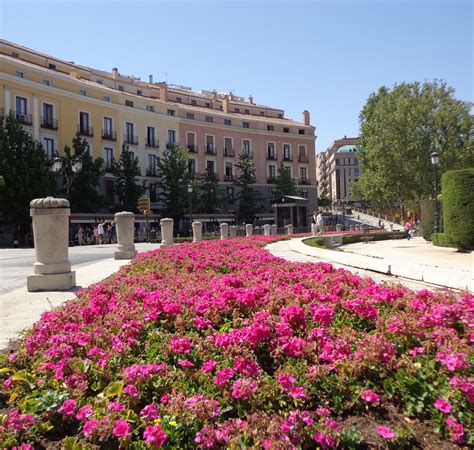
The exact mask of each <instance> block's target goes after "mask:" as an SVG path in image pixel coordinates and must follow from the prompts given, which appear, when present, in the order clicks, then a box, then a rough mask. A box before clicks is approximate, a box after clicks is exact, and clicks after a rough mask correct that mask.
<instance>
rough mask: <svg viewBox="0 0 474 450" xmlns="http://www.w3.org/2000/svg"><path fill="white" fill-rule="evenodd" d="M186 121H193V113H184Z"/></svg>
mask: <svg viewBox="0 0 474 450" xmlns="http://www.w3.org/2000/svg"><path fill="white" fill-rule="evenodd" d="M186 119H189V120H194V114H193V113H186Z"/></svg>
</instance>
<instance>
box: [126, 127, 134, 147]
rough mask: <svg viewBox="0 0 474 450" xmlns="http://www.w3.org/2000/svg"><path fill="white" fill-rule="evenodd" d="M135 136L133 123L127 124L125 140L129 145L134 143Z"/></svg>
mask: <svg viewBox="0 0 474 450" xmlns="http://www.w3.org/2000/svg"><path fill="white" fill-rule="evenodd" d="M133 136H134V126H133V123H132V122H125V140H126V141H127V142H128V143H132V142H133V139H134V138H133Z"/></svg>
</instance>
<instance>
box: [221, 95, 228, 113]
mask: <svg viewBox="0 0 474 450" xmlns="http://www.w3.org/2000/svg"><path fill="white" fill-rule="evenodd" d="M222 106H223V108H224V112H225V113H228V112H229V110H230V104H229V96H228V95H226V96H225V97H224V101H223V102H222Z"/></svg>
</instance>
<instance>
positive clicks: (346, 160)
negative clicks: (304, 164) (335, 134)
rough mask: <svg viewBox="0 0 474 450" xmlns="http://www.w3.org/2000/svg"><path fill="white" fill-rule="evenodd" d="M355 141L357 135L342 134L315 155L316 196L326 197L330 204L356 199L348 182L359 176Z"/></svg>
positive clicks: (350, 201)
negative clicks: (323, 150) (324, 149)
mask: <svg viewBox="0 0 474 450" xmlns="http://www.w3.org/2000/svg"><path fill="white" fill-rule="evenodd" d="M357 141H358V138H357V137H349V138H348V137H347V136H344V137H343V138H342V139H337V140H335V141H334V142H333V143H332V145H331V147H329V148H328V149H327V150H326V151H325V152H322V153H319V154H318V155H317V156H316V180H317V186H318V196H319V197H328V198H329V199H330V201H331V205H332V206H336V205H337V206H340V205H342V204H343V203H346V204H349V203H354V202H356V201H357V200H358V199H354V198H352V197H351V194H350V184H351V183H352V182H354V181H357V180H358V179H359V176H360V168H359V160H358V159H357Z"/></svg>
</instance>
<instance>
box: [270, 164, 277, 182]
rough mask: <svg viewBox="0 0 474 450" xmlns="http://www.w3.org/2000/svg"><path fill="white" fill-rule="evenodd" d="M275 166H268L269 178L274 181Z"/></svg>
mask: <svg viewBox="0 0 474 450" xmlns="http://www.w3.org/2000/svg"><path fill="white" fill-rule="evenodd" d="M275 174H276V172H275V166H268V178H269V179H270V180H273V179H274V178H275Z"/></svg>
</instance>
